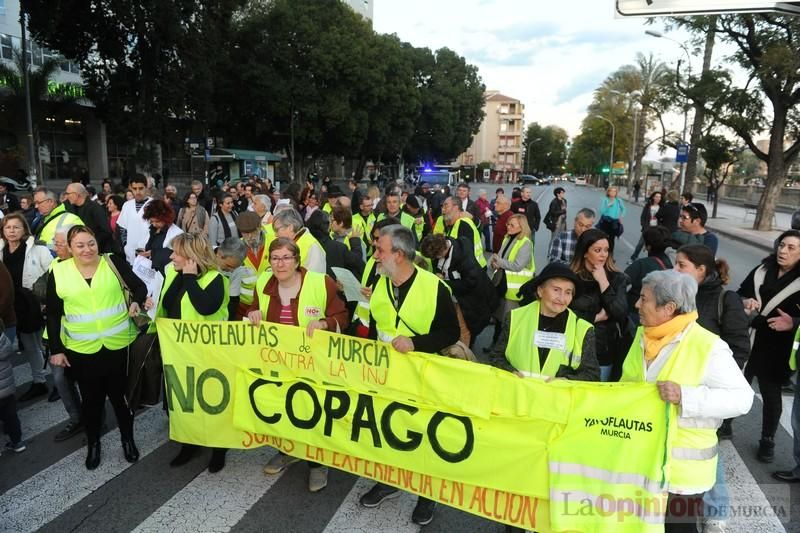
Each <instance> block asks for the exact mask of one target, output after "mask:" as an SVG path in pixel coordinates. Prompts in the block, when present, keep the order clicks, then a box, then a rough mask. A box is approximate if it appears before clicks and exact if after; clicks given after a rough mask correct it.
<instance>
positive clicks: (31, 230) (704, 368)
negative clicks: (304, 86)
mask: <svg viewBox="0 0 800 533" xmlns="http://www.w3.org/2000/svg"><path fill="white" fill-rule="evenodd" d="M454 189H455V190H454V191H452V194H451V191H450V189H449V188H448V187H444V188H443V189H441V190H438V189H437V190H434V189H432V188H431V187H430V186H429V185H428V184H426V183H424V182H423V183H420V184H418V185H417V186H416V187H415V188H413V189H409V188H407V185H404V184H395V183H392V184H390V185H389V186H387V187H386V188H385V189H384V190H383V191H381V190H379V189H378V187H377V186H375V185H370V186H369V187H367V188H366V189H365V188H363V187H362V186H361V185H360V184H359V183H358V182H356V181H355V180H350V181H349V182H348V184H347V190H342V189H341V188H340V187H338V186H337V185H335V184H333V183H332V182H330V181H327V182H325V183H324V184H323V186H322V187H320V188H318V187H316V186H315V184H314V183H313V182H310V181H309V182H307V183H306V184H305V185H302V184H300V183H290V184H289V185H288V186H286V187H285V188H284V190H282V191H280V192H279V191H278V190H277V189H276V188H274V187H273V186H272V184H271V183H270V182H269V181H268V180H264V181H262V180H260V179H255V177H253V178H245V179H242V180H240V181H239V182H237V183H236V184H235V185H228V184H225V185H223V186H221V187H219V188H215V189H214V190H209V189H208V187H206V185H204V183H203V182H201V181H193V182H192V183H191V185H190V188H189V190H187V191H185V192H184V193H183V195H182V196H179V195H178V190H177V189H176V188H175V186H173V185H167V186H166V187H165V188H164V190H163V191H158V190H157V189H155V188H154V184H153V183H152V180H149V179H148V178H147V177H145V176H143V175H137V176H135V177H133V178H131V179H130V181H129V183H128V187H127V189H126V190H125V191H121V192H120V194H117V190H115V189H114V187H113V185H112V184H111V183H110V182H107V181H106V182H103V184H102V186H101V187H100V191H99V192H96V193H95V191H93V190H92V189H91V188H87V187H86V186H84V185H82V184H80V183H71V184H69V185H68V186H67V187H66V188H65V190H63V191H55V190H52V189H49V188H45V187H40V188H38V189H36V190H35V191H34V193H33V195H31V196H26V195H22V196H21V197H19V198H17V197H16V196H15V195H13V194H11V193H10V192H9V191H7V190H2V189H0V197H2V198H3V205H5V206H6V209H5V211H4V215H5V216H4V217H3V218H2V220H1V221H0V223H1V225H0V228H2V232H0V233H1V235H0V237H1V238H0V258H2V261H0V321H2V327H0V416H2V420H3V422H4V427H5V431H6V433H7V434H8V436H9V439H10V441H9V442H8V444H7V446H6V447H7V448H8V449H11V450H14V451H16V452H21V451H23V450H24V449H25V441H24V440H23V437H24V436H23V435H21V430H20V422H19V418H18V416H17V414H16V413H17V402H18V401H20V402H27V401H30V400H33V399H35V398H37V397H39V396H45V395H49V397H48V399H49V400H50V401H53V402H55V401H61V402H62V403H63V406H64V409H65V410H66V412H67V413H68V415H69V418H68V421H67V423H66V424H65V425H64V427H63V428H62V429H61V430H60V431H59V432H58V433H57V434H56V435H55V440H56V441H63V440H67V439H70V438H72V437H73V436H75V435H77V434H79V433H85V435H86V439H87V456H86V468H88V469H94V468H97V467H98V465H99V464H100V463H101V460H102V451H101V448H100V436H101V432H102V421H103V418H104V416H105V413H104V405H105V400H106V398H108V399H109V400H110V402H111V405H112V407H113V410H114V414H115V415H116V418H117V421H118V427H119V431H120V438H121V443H122V451H123V455H124V457H125V459H126V460H127V461H129V462H132V463H133V462H136V461H137V460H138V458H139V452H138V449H137V447H136V444H135V428H134V418H133V415H132V413H133V411H134V410H135V409H137V408H140V407H141V406H142V405H152V404H154V403H158V402H159V401H161V399H162V398H163V393H162V392H161V391H159V386H158V385H159V384H160V383H161V378H160V376H159V375H156V377H155V379H154V382H155V383H157V385H156V388H155V395H156V397H151V398H148V399H144V398H142V396H141V394H135V395H133V394H132V393H131V384H130V380H129V379H128V376H127V370H126V369H127V367H128V366H129V365H128V362H129V361H128V357H129V353H130V351H131V350H130V347H131V346H132V345H133V344H134V343H135V342H137V339H139V338H141V336H142V335H151V336H152V335H154V334H155V326H154V323H152V322H151V323H150V324H149V325H143V324H141V323H140V322H143V321H141V320H140V319H141V318H142V315H143V314H144V313H145V312H146V311H150V310H152V309H153V308H154V307H155V308H156V311H155V312H156V316H163V317H168V318H174V319H190V320H243V319H244V320H249V321H250V322H251V323H253V324H257V323H259V322H261V321H269V322H275V323H280V324H287V325H292V326H299V327H302V328H305V329H306V331H307V334H308V335H309V336H311V335H312V334H313V332H314V331H315V330H318V329H324V330H328V331H336V332H341V333H344V334H349V335H355V336H360V337H365V338H371V339H377V340H380V341H383V342H387V343H391V344H392V346H393V347H394V348H395V349H396V350H397V351H398V352H401V353H407V352H411V351H418V352H425V353H439V354H443V355H449V356H454V357H460V358H464V359H467V360H471V361H475V362H478V363H480V362H483V363H487V364H492V365H494V366H496V367H497V368H500V369H503V370H507V371H509V372H513V373H515V374H517V375H519V376H521V377H536V378H540V379H545V380H551V379H560V378H563V379H570V380H580V381H634V382H635V381H639V382H645V381H647V382H652V383H657V385H658V389H659V393H660V394H661V397H662V399H663V400H664V401H666V402H669V403H672V404H675V405H678V406H679V407H680V410H679V411H678V412H679V415H678V416H679V419H678V432H677V435H676V436H675V443H674V446H673V450H672V453H673V457H672V460H673V474H672V478H671V479H670V484H669V487H670V488H669V490H670V494H669V497H670V499H671V500H682V501H685V503H686V505H689V506H691V505H694V506H697V505H701V506H703V505H704V506H705V511H702V510H701V514H702V513H704V514H705V516H706V517H713V520H712V519H707V520H706V529H705V530H706V531H720V530H723V529H722V528H723V527H724V520H725V517H726V510H725V508H726V506H727V500H728V496H727V488H726V482H725V476H724V469H723V466H722V461H721V460H720V457H719V455H718V453H717V439H718V438H730V437H731V434H732V432H733V423H732V421H733V419H734V418H735V417H737V416H739V415H742V414H744V413H747V412H748V411H749V409H750V407H751V403H752V398H753V390H752V388H751V385H750V383H752V382H753V381H754V378H755V380H757V382H758V386H759V389H760V392H761V394H762V396H763V400H764V401H763V414H762V430H761V437H760V440H759V442H758V448H757V451H756V455H757V457H758V459H759V460H761V461H764V462H771V461H773V459H774V455H775V444H774V437H775V433H776V431H777V428H778V424H779V419H780V415H781V406H782V402H781V398H780V396H781V391H782V389H783V388H784V387H785V386H786V385H787V382H789V379H790V377H791V375H792V373H793V371H794V370H793V369H794V368H795V366H794V365H792V363H793V360H792V358H793V357H794V356H795V354H794V352H793V346H794V351H796V348H797V337H796V332H797V331H798V325H800V229H799V228H794V229H789V230H787V231H785V232H783V233H782V234H781V235H780V237H779V238H778V240H777V242H776V248H775V251H774V253H772V254H770V255H769V256H768V257H766V258H764V260H763V261H762V262H761V263H760V264H759V265H753V270H752V271H751V272H750V274H748V276H747V277H746V279H745V281H744V282H743V283H742V285H741V287H739V288H738V290H736V291H734V290H730V289H727V288H726V285H727V284H728V282H729V280H730V266H729V265H728V263H727V262H726V261H725V259H724V258H722V257H720V256H719V255H718V252H719V250H718V248H719V240H718V239H717V237H716V235H714V234H713V233H712V232H710V231H709V230H707V229H706V228H705V224H706V221H707V218H708V214H707V211H706V208H705V206H704V205H703V204H702V203H699V202H695V201H693V198H692V197H691V195H690V194H689V193H683V194H682V195H680V194H679V193H678V192H677V191H653V192H652V193H651V194H650V196H649V197H648V198H647V203H646V205H645V207H644V209H643V211H642V216H641V220H640V222H641V237H640V239H639V241H638V244H637V246H636V249H635V250H634V253H633V255H632V256H631V257H630V261H629V262H628V264H627V265H626V267H625V268H624V269H623V268H621V267H620V266H619V265H618V264H617V263H616V261H615V259H614V244H615V240H616V238H617V237H619V236H620V235H621V234H622V231H623V220H624V216H625V211H626V206H625V202H623V201H622V200H621V199H620V198H619V197H618V195H617V190H616V188H615V187H609V188H608V190H607V191H606V195H605V196H604V198H603V200H602V202H601V203H600V205H599V206H596V208H592V207H583V206H582V207H581V208H580V209H578V210H577V211H576V214H575V216H574V219H573V220H572V223H571V227H570V221H569V220H568V218H567V198H566V191H565V190H564V188H562V187H555V188H554V190H553V198H552V200H550V201H549V204H548V208H547V210H546V211H545V216H544V217H542V216H541V211H540V209H539V205H538V203H537V201H535V200H534V199H532V198H531V190H530V188H528V187H521V188H520V187H515V188H514V190H513V191H512V193H511V194H510V195H507V194H506V192H505V191H504V189H503V188H499V189H497V190H496V191H495V197H494V198H493V199H491V200H489V199H488V195H487V192H486V191H484V190H481V191H478V192H477V193H476V195H475V199H474V200H473V197H472V194H471V192H472V191H471V189H470V185H469V184H467V183H461V184H458V185H457V186H456V187H455V188H454ZM542 222H543V223H544V226H545V227H546V228H547V229H548V230H550V238H549V240H546V241H545V244H541V242H540V244H539V247H546V249H547V265H546V266H544V268H540V269H538V270H537V268H536V264H535V258H534V256H535V253H534V251H535V249H536V247H537V242H536V241H537V239H536V237H537V232H538V230H539V226H540V223H542ZM642 251H644V252H645V253H646V256H645V257H639V256H640V254H641V252H642ZM139 258H142V259H146V260H148V261H149V263H148V265H150V267H151V268H152V269H153V270H155V271H158V272H160V273H161V274H162V275H163V276H164V284H163V288H162V290H161V293H160V294H159V295H156V296H157V298H153V296H154V295H152V294H150V295H149V294H148V293H147V288H146V286H145V284H144V283H143V280H141V279H139V277H138V276H137V274H136V273H135V270H134V264H135V263H137V261H141V259H139ZM338 268H341V269H345V270H348V271H350V272H352V273H353V275H354V276H355V277H356V278H357V279H359V280H361V283H362V294H363V295H364V297H365V298H366V299H368V302H364V301H347V299H346V298H345V296H344V293H343V287H342V285H341V284H340V283H339V282H338V281H337V280H336V270H335V269H338ZM487 327H492V328H493V335H492V341H491V344H490V346H488V347H486V348H484V349H483V351H482V353H479V354H475V353H474V352H473V349H474V348H475V343H476V339H477V338H478V337H479V336H480V335H481V333H482V332H483V331H484V330H485V329H486V328H487ZM793 343H794V344H793ZM151 344H152V343H151ZM14 345H16V347H15V346H14ZM17 348H18V349H19V351H20V352H21V353H22V354H24V357H25V359H26V361H27V364H28V365H29V366H30V369H31V376H32V381H31V385H30V387H29V388H28V390H26V391H25V392H23V393H22V395H21V396H20V397H19V398H17V397H16V395H15V386H14V379H13V373H12V371H11V370H12V368H11V362H10V358H11V357H12V355H13V353H14V351H15V350H16V349H17ZM46 354H49V356H46ZM790 355H791V357H790ZM156 373H158V368H156ZM49 374H52V382H53V387H52V389H50V390H48V385H47V381H48V380H47V377H48V375H49ZM134 387H135V385H134ZM150 396H152V394H151V395H150ZM132 398H135V401H134V400H132ZM164 401H166V400H164ZM131 402H133V403H131ZM795 406H796V407H797V402H796V404H795ZM795 411H796V412H795V413H794V419H795V421H796V419H797V418H798V416H800V413H799V412H797V409H795ZM795 439H796V440H797V439H800V435H798V432H797V431H795ZM797 449H800V445H798V444H796V450H795V454H796V455H797ZM201 452H202V449H201V448H200V447H197V446H193V445H189V444H183V445H182V446H181V449H180V452H179V453H178V455H177V456H176V457H175V458H174V459H173V460H172V461H171V462H170V466H172V467H180V466H181V465H183V464H186V463H187V462H188V461H190V460H191V459H192V458H193V457H194V456H195V455H197V454H199V453H201ZM225 454H226V450H224V449H212V450H211V458H210V462H209V466H208V468H209V471H210V472H218V471H220V470H222V469H223V468H224V466H225ZM796 459H797V461H798V468H797V469H796V470H795V471H793V472H777V473H776V474H775V476H776V477H777V478H778V479H781V480H783V481H789V482H796V481H800V457H796ZM295 462H298V459H297V458H294V457H292V456H288V455H284V454H280V453H279V454H277V455H275V456H274V457H273V458H272V459H271V460H270V461H269V463H268V464H267V465H266V466H265V468H264V471H265V473H266V474H267V475H274V474H276V473H278V472H281V471H282V470H283V469H285V468H287V467H289V466H290V465H292V464H293V463H295ZM308 467H309V478H308V488H309V490H310V491H311V492H317V491H319V490H322V489H323V488H325V486H326V484H327V467H325V466H323V465H319V464H314V463H310V462H309V463H308ZM395 494H396V489H394V488H393V487H389V486H386V485H382V484H377V485H375V486H374V487H373V488H372V489H371V490H370V491H369V492H367V493H366V494H364V495H363V496H362V497H361V504H362V505H364V506H365V507H376V506H378V505H380V504H381V502H382V501H384V500H385V499H387V498H390V497H392V496H393V495H395ZM698 502H702V503H698ZM434 508H435V503H434V502H433V501H431V500H428V499H425V498H422V497H420V498H419V500H418V502H417V505H416V507H415V509H414V512H413V515H412V519H413V521H414V522H415V523H417V524H422V525H424V524H427V523H429V522H430V521H431V520H432V519H433V515H434ZM673 518H674V520H671V517H670V515H669V511H668V516H667V524H668V527H667V530H668V531H681V530H687V531H688V530H690V529H689V528H688V526H687V525H686V523H680V520H679V519H678V518H679V517H673ZM673 522H674V523H673ZM693 525H694V523H693V522H692V526H693ZM682 528H683V529H682ZM714 528H716V529H714Z"/></svg>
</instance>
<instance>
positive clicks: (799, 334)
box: [789, 328, 800, 371]
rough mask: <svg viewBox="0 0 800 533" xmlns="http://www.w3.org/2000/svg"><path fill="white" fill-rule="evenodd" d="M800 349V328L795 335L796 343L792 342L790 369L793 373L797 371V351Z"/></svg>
mask: <svg viewBox="0 0 800 533" xmlns="http://www.w3.org/2000/svg"><path fill="white" fill-rule="evenodd" d="M798 348H800V328H797V332H796V333H795V334H794V341H793V342H792V353H791V354H790V355H789V368H791V369H792V371H795V370H797V349H798Z"/></svg>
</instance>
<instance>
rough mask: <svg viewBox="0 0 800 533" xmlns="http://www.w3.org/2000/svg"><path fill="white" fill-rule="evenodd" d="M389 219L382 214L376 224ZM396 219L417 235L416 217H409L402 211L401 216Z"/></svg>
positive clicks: (386, 215)
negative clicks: (415, 230) (415, 228)
mask: <svg viewBox="0 0 800 533" xmlns="http://www.w3.org/2000/svg"><path fill="white" fill-rule="evenodd" d="M387 217H389V215H388V214H386V213H381V214H380V215H378V218H377V220H376V222H380V221H381V220H383V219H384V218H387ZM395 218H398V219H399V220H400V224H402V225H403V226H405V227H407V228H408V229H410V230H411V232H412V233H414V234H415V235H416V233H415V232H414V224H415V223H416V220H415V219H414V217H412V216H411V215H409V214H408V213H406V212H405V211H400V215H399V216H397V217H395Z"/></svg>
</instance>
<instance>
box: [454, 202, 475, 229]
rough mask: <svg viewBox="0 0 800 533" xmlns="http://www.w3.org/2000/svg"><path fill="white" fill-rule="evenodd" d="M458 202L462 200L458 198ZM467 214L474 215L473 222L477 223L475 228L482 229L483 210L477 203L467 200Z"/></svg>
mask: <svg viewBox="0 0 800 533" xmlns="http://www.w3.org/2000/svg"><path fill="white" fill-rule="evenodd" d="M456 201H458V202H460V201H461V200H460V199H458V198H456ZM464 211H466V212H467V213H469V214H470V215H472V221H473V222H474V223H475V227H477V228H480V227H481V210H480V208H479V207H478V204H476V203H475V201H474V200H469V199H468V200H467V208H466V209H464Z"/></svg>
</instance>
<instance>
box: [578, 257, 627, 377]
mask: <svg viewBox="0 0 800 533" xmlns="http://www.w3.org/2000/svg"><path fill="white" fill-rule="evenodd" d="M608 282H609V286H608V288H607V289H606V290H605V292H602V293H601V292H600V285H599V284H598V283H597V282H596V281H595V280H594V279H593V278H592V279H588V280H586V279H584V280H582V282H581V286H580V288H579V289H578V296H576V297H575V298H574V299H573V300H572V303H571V304H570V306H569V307H570V309H572V311H573V312H574V313H575V314H576V315H578V316H579V317H580V318H582V319H584V320H586V321H587V322H589V323H590V324H594V330H595V339H596V341H597V344H596V346H597V350H596V352H597V361H598V362H599V363H600V365H601V366H603V365H613V366H614V371H612V376H614V375H616V376H619V374H618V372H619V371H620V370H621V369H622V362H623V361H624V359H625V354H626V353H627V348H625V347H623V346H620V339H621V338H622V331H623V329H624V328H625V326H626V325H627V322H628V302H627V300H626V297H625V289H626V287H627V286H628V276H626V275H625V274H623V273H622V272H609V273H608ZM601 309H605V310H606V313H607V314H608V320H604V321H602V322H595V316H596V315H597V313H599V312H600V310H601Z"/></svg>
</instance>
